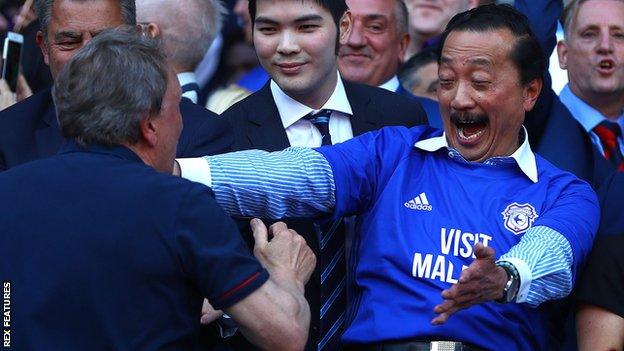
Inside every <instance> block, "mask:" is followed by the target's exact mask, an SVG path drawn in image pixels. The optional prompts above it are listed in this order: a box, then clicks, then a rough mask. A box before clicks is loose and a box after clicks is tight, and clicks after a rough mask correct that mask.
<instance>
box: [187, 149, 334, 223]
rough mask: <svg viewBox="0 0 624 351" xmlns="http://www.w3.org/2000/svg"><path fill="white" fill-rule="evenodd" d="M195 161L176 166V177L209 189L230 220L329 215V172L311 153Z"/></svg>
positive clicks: (245, 154)
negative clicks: (206, 186)
mask: <svg viewBox="0 0 624 351" xmlns="http://www.w3.org/2000/svg"><path fill="white" fill-rule="evenodd" d="M200 160H201V161H200V162H199V163H198V162H197V161H198V159H193V160H191V161H188V160H187V161H185V160H184V159H182V160H178V161H179V163H180V167H181V172H182V176H183V177H185V178H187V179H189V180H193V181H199V182H201V183H203V184H206V185H208V186H210V187H211V188H212V190H213V191H214V193H215V198H216V200H217V202H218V203H219V205H221V206H222V207H223V208H224V209H225V211H226V212H227V213H228V214H230V215H234V216H245V217H262V218H275V219H279V218H283V217H311V216H318V215H321V214H326V213H331V212H333V209H334V206H335V202H336V198H335V188H336V186H335V183H334V177H333V174H332V170H331V167H330V165H329V163H328V162H327V160H326V159H325V157H324V156H323V155H321V154H320V153H318V152H316V151H314V150H313V149H310V148H304V147H291V148H287V149H285V150H283V151H278V152H271V153H270V152H266V151H261V150H247V151H239V152H232V153H228V154H223V155H217V156H207V157H204V158H202V159H200Z"/></svg>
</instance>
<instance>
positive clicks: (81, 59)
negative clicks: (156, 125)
mask: <svg viewBox="0 0 624 351" xmlns="http://www.w3.org/2000/svg"><path fill="white" fill-rule="evenodd" d="M167 72H168V66H167V65H166V61H165V56H164V55H163V54H162V53H161V51H160V50H159V45H158V43H157V41H155V40H154V39H149V38H146V37H143V36H140V35H138V34H137V33H136V29H135V28H120V29H114V30H107V31H105V32H103V33H101V34H100V35H98V36H97V37H95V38H94V39H93V40H91V41H90V42H89V44H87V45H86V46H85V47H84V48H83V49H82V50H80V52H78V53H77V54H76V55H74V57H73V58H72V59H71V60H70V61H69V62H68V63H67V64H66V65H65V67H64V68H63V70H62V71H61V74H60V75H59V77H58V78H57V80H56V82H55V84H54V89H53V96H54V102H55V105H56V112H57V116H58V120H59V124H60V127H61V131H62V133H63V135H64V137H65V138H68V139H74V140H75V141H76V142H78V143H79V144H81V145H83V146H84V145H88V144H102V145H106V146H113V145H125V144H134V143H136V142H138V141H139V140H140V138H141V129H140V123H141V120H142V119H143V118H145V116H146V115H154V114H157V113H158V112H159V111H160V110H161V106H162V101H163V97H164V95H165V91H166V88H167V77H168V73H167ZM94 82H100V83H101V84H94ZM128 82H131V83H132V84H129V83H128Z"/></svg>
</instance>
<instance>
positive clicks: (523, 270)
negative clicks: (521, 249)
mask: <svg viewBox="0 0 624 351" xmlns="http://www.w3.org/2000/svg"><path fill="white" fill-rule="evenodd" d="M498 261H499V262H500V261H505V262H509V263H511V264H513V265H514V267H516V269H517V270H518V274H519V275H520V287H519V288H518V294H517V295H516V302H517V303H522V302H525V301H526V299H527V297H528V296H529V288H530V287H531V282H532V281H533V273H531V268H529V265H527V264H526V262H524V261H523V260H521V259H519V258H513V257H509V258H503V259H501V260H498Z"/></svg>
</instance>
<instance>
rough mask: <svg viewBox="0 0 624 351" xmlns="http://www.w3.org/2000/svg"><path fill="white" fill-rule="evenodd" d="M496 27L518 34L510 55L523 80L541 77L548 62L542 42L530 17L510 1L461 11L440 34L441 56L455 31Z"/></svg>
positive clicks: (495, 28) (527, 81)
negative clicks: (517, 9)
mask: <svg viewBox="0 0 624 351" xmlns="http://www.w3.org/2000/svg"><path fill="white" fill-rule="evenodd" d="M496 30H507V31H509V32H510V33H511V34H512V35H513V36H514V37H515V38H516V42H515V44H514V47H513V49H512V50H511V57H510V58H511V60H512V62H513V63H514V65H515V66H516V69H517V70H518V72H519V74H520V77H519V78H520V83H521V84H522V85H526V84H527V83H529V82H531V81H532V80H534V79H536V78H541V77H542V75H543V73H544V69H545V65H546V62H545V60H544V55H543V53H542V49H541V47H540V45H539V42H538V41H537V38H536V37H535V35H534V34H533V31H532V30H531V26H530V23H529V20H528V19H527V17H526V16H525V15H523V14H522V13H520V12H518V11H516V10H515V9H514V8H512V7H511V6H509V5H496V4H489V5H483V6H479V7H476V8H473V9H472V10H469V11H466V12H462V13H460V14H457V15H456V16H455V17H453V18H452V19H451V21H450V22H449V23H448V25H447V26H446V29H445V30H444V32H443V33H442V35H441V36H440V45H439V48H438V50H439V51H438V57H440V56H441V55H440V51H441V50H442V49H443V47H444V43H445V41H446V38H447V37H448V36H449V34H450V33H451V32H454V31H465V32H489V31H496ZM438 60H439V58H438ZM439 63H440V62H439V61H438V64H439Z"/></svg>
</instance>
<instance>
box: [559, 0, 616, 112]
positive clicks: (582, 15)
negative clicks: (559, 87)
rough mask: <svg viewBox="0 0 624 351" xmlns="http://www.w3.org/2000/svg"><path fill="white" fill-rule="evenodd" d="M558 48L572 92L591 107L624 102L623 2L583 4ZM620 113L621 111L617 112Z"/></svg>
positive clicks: (602, 0) (606, 0)
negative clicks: (606, 101)
mask: <svg viewBox="0 0 624 351" xmlns="http://www.w3.org/2000/svg"><path fill="white" fill-rule="evenodd" d="M569 27H570V28H567V33H566V39H565V40H564V41H562V42H560V43H559V45H558V47H557V50H558V53H559V61H560V64H561V67H562V68H565V69H567V70H568V77H569V80H570V88H571V89H572V92H574V94H576V95H577V96H579V97H580V98H581V99H583V100H584V101H586V102H588V103H589V104H590V105H592V106H600V105H601V104H602V103H603V102H604V101H605V99H610V100H614V101H620V104H621V101H624V2H622V1H619V0H591V1H586V2H584V3H582V4H581V5H580V7H579V10H578V13H577V15H576V17H575V18H574V19H572V22H571V25H570V26H569ZM616 112H617V114H618V115H619V112H620V111H616Z"/></svg>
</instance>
